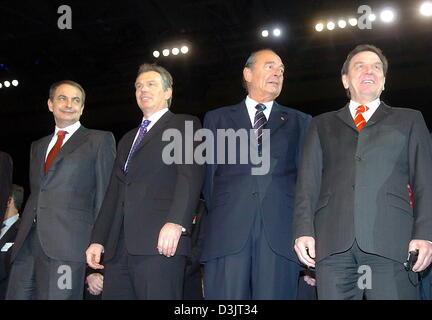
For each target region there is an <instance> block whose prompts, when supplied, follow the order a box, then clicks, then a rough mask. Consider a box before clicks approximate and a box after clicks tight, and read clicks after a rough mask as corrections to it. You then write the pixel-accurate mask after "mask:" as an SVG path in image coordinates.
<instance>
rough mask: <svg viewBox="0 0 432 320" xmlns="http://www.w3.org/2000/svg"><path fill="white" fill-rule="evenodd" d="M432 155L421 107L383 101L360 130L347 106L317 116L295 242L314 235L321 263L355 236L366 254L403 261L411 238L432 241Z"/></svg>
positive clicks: (301, 184) (299, 194) (300, 188)
mask: <svg viewBox="0 0 432 320" xmlns="http://www.w3.org/2000/svg"><path fill="white" fill-rule="evenodd" d="M431 160H432V143H431V139H430V137H429V132H428V130H427V127H426V124H425V122H424V120H423V117H422V115H421V113H420V112H418V111H415V110H412V109H402V108H390V107H389V106H387V105H385V104H384V103H381V105H380V106H379V108H378V109H377V110H376V111H375V113H374V114H373V116H372V117H371V119H370V120H369V121H368V122H367V124H366V126H365V127H364V128H363V129H362V131H361V132H360V133H359V132H358V131H357V129H356V126H355V124H354V121H353V119H352V117H351V114H350V112H349V108H348V105H347V106H345V107H344V108H343V109H340V110H338V111H334V112H329V113H325V114H322V115H320V116H318V117H316V118H314V119H313V120H312V122H311V125H310V129H309V132H308V135H307V138H306V141H305V147H304V153H303V157H302V165H301V169H300V171H299V176H298V180H297V181H298V184H297V188H296V201H295V214H294V239H296V238H298V237H300V236H312V237H314V238H315V240H316V251H317V261H319V260H321V259H323V258H325V257H326V256H329V255H331V254H334V253H338V252H343V251H345V250H347V249H349V248H350V247H351V245H352V244H353V242H354V239H356V240H357V242H358V245H359V246H360V248H361V249H362V250H364V251H366V252H368V253H372V254H377V255H380V256H384V257H387V258H390V259H394V260H396V261H401V262H402V261H404V260H405V259H406V256H407V252H408V244H409V241H410V240H411V239H423V240H432V210H431V208H432V166H431ZM408 184H410V186H411V188H412V190H413V194H414V207H413V208H411V206H410V201H409V193H408V187H407V185H408Z"/></svg>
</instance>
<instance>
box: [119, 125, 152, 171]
mask: <svg viewBox="0 0 432 320" xmlns="http://www.w3.org/2000/svg"><path fill="white" fill-rule="evenodd" d="M150 122H151V121H150V120H143V122H141V125H140V128H139V131H138V137H137V138H136V140H135V142H134V143H133V145H132V148H131V149H130V151H129V155H128V157H127V160H126V163H125V165H124V168H123V172H124V173H125V174H126V173H128V167H129V161H130V159H131V158H132V156H133V154H134V153H135V151H136V149H137V148H138V146H139V144H140V143H141V141H142V139H143V138H144V135H145V134H146V133H147V127H148V126H149V124H150Z"/></svg>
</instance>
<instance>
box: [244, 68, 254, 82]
mask: <svg viewBox="0 0 432 320" xmlns="http://www.w3.org/2000/svg"><path fill="white" fill-rule="evenodd" d="M243 78H244V79H245V81H246V82H251V81H252V70H251V69H250V68H244V69H243Z"/></svg>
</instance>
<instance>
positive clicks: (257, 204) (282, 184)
mask: <svg viewBox="0 0 432 320" xmlns="http://www.w3.org/2000/svg"><path fill="white" fill-rule="evenodd" d="M243 77H244V84H245V87H246V89H247V92H248V95H247V97H246V99H245V100H244V101H242V102H241V103H239V104H237V105H232V106H228V107H224V108H219V109H216V110H213V111H210V112H208V113H207V114H206V116H205V119H204V127H205V128H207V129H210V130H211V131H212V132H213V134H214V137H215V145H217V146H219V145H220V144H221V143H220V142H221V141H220V140H222V139H223V138H221V137H220V136H219V135H218V134H217V132H218V129H225V130H229V129H232V130H234V131H235V132H239V131H241V130H245V129H247V131H248V132H249V139H254V140H250V142H251V145H253V144H254V143H257V146H258V152H257V154H261V155H262V156H263V157H265V156H266V155H265V153H266V152H267V153H269V154H267V156H268V158H269V159H270V161H269V162H270V165H269V170H268V172H267V173H265V174H261V175H254V174H253V173H252V171H253V170H251V169H252V168H254V164H253V163H252V160H250V161H249V162H248V163H245V164H243V163H241V161H240V163H239V162H238V161H237V162H236V163H234V164H233V163H231V162H227V161H219V160H222V159H221V157H220V156H221V154H224V155H223V156H222V157H225V158H230V157H232V156H233V155H232V154H229V152H228V154H227V153H225V152H224V151H225V150H219V149H218V150H216V152H215V159H218V160H217V163H215V164H208V165H207V169H206V178H205V182H204V190H203V194H204V197H205V200H206V203H207V207H208V216H207V221H206V229H205V235H204V247H203V252H202V256H201V260H202V261H203V262H204V263H205V271H204V295H205V298H206V299H295V298H296V296H297V281H298V275H299V270H300V266H299V264H298V260H297V258H296V256H295V254H294V251H293V250H292V248H291V247H290V245H289V244H290V243H291V242H292V233H291V229H292V208H293V201H294V186H295V182H296V177H297V169H298V167H299V162H300V154H301V150H302V145H303V138H304V135H305V133H306V130H307V127H308V124H309V121H310V116H309V115H307V114H304V113H302V112H300V111H297V110H294V109H290V108H287V107H284V106H281V105H279V104H278V103H277V102H276V101H274V100H275V99H276V98H277V97H278V96H279V94H280V92H281V89H282V83H283V78H284V65H283V63H282V61H281V58H280V57H279V56H278V55H277V54H276V53H275V52H273V51H271V50H260V51H257V52H254V53H252V54H251V55H250V57H249V59H248V60H247V61H246V65H245V67H244V69H243ZM264 129H267V130H269V131H270V134H269V140H270V149H268V148H266V147H265V146H266V144H265V143H264V142H265V139H264V138H265V135H264V134H263V133H264V132H263V130H264ZM267 132H268V131H267ZM267 137H268V136H267ZM228 138H229V137H228ZM240 144H241V143H240ZM235 147H236V149H235V151H236V154H235V155H234V156H235V157H234V158H235V159H236V160H238V159H239V158H242V155H241V151H242V148H241V147H240V146H239V144H236V146H235ZM228 151H232V150H231V149H229V148H228ZM255 152H256V149H255ZM223 160H226V159H223ZM248 160H249V157H248Z"/></svg>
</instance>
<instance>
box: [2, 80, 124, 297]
mask: <svg viewBox="0 0 432 320" xmlns="http://www.w3.org/2000/svg"><path fill="white" fill-rule="evenodd" d="M84 102H85V92H84V89H83V88H82V87H81V85H79V84H78V83H76V82H74V81H70V80H64V81H60V82H57V83H54V84H53V85H52V86H51V88H50V92H49V99H48V108H49V110H50V111H51V112H52V113H53V115H54V120H55V124H56V126H55V131H54V134H52V135H49V136H46V137H44V138H42V139H40V140H38V141H35V142H33V144H32V146H31V152H30V189H31V190H30V191H31V194H30V196H29V199H28V200H27V204H26V206H25V209H24V212H23V215H22V218H21V225H20V228H19V231H18V234H17V237H16V239H15V244H14V246H13V251H12V256H11V261H12V262H13V264H12V270H11V274H10V278H9V286H8V292H7V295H6V299H20V300H21V299H44V300H47V299H49V300H51V299H56V300H57V299H62V300H63V299H82V295H83V286H84V277H85V271H86V263H85V261H86V260H85V250H86V248H87V246H88V243H89V241H90V234H91V230H92V228H93V224H94V221H95V220H96V217H97V215H98V212H99V208H100V206H101V204H102V200H103V198H104V195H105V191H106V188H107V186H108V182H109V179H110V175H111V170H112V167H113V164H114V158H115V140H114V137H113V135H112V133H110V132H106V131H99V130H90V129H87V128H85V127H83V126H82V125H81V123H80V121H79V119H80V117H81V115H82V112H83V110H84Z"/></svg>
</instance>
